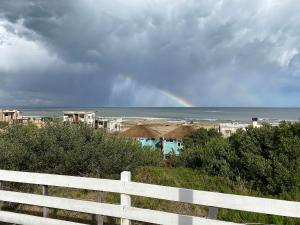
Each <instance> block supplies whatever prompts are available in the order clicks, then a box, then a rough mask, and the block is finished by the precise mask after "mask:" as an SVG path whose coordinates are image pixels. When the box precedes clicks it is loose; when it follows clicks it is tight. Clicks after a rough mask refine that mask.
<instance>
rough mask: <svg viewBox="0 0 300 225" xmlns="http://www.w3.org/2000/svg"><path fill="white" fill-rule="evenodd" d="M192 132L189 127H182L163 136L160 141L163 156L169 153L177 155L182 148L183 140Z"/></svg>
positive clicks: (191, 128)
mask: <svg viewBox="0 0 300 225" xmlns="http://www.w3.org/2000/svg"><path fill="white" fill-rule="evenodd" d="M193 130H194V129H193V127H192V126H190V125H182V126H180V127H178V128H176V129H174V130H172V131H170V132H169V133H167V134H165V135H164V137H163V140H162V149H163V153H164V155H168V154H170V153H171V152H174V153H175V154H179V151H180V150H181V149H182V148H183V147H184V143H183V138H184V137H185V136H186V135H188V134H190V133H191V132H193Z"/></svg>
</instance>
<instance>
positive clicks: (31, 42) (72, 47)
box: [0, 0, 300, 106]
mask: <svg viewBox="0 0 300 225" xmlns="http://www.w3.org/2000/svg"><path fill="white" fill-rule="evenodd" d="M299 8H300V2H298V1H297V0H286V1H269V0H263V1H261V0H254V1H248V2H243V3H241V2H240V1H237V0H218V1H213V2H210V1H204V0H203V1H202V0H201V1H199V0H197V1H196V0H172V1H171V0H161V1H139V0H129V1H121V0H112V1H93V0H87V1H83V0H64V1H42V0H39V1H38V0H31V1H30V0H27V1H24V0H16V1H10V0H2V1H1V3H0V81H1V83H0V103H1V104H3V105H5V104H21V105H41V106H42V105H70V106H71V105H73V106H74V105H76V106H100V105H121V106H146V105H149V106H166V105H167V106H173V105H174V106H180V104H179V103H178V102H176V101H173V100H171V99H168V98H167V97H166V96H164V95H163V93H162V91H161V90H168V91H170V92H173V93H174V94H176V95H178V96H181V97H183V98H185V99H187V100H189V101H190V102H192V103H193V104H194V105H197V106H217V105H220V106H239V105H241V106H299V101H298V99H299V97H300V82H299V81H300V58H299V48H300V46H299V45H300V30H299V29H298V27H299V25H300V24H299V23H300V22H299V21H300V18H299V17H300V15H299V13H298V11H299ZM1 59H2V60H1ZM1 61H2V63H1ZM122 77H123V78H122ZM124 77H125V78H124ZM126 77H131V78H130V79H129V80H128V79H126ZM154 99H156V100H154Z"/></svg>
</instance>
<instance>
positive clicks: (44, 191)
mask: <svg viewBox="0 0 300 225" xmlns="http://www.w3.org/2000/svg"><path fill="white" fill-rule="evenodd" d="M43 195H48V186H47V185H43ZM43 217H49V209H48V208H47V207H43Z"/></svg>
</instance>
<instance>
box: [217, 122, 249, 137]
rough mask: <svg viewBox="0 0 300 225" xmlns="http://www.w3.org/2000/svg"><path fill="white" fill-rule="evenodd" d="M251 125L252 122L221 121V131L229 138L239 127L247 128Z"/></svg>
mask: <svg viewBox="0 0 300 225" xmlns="http://www.w3.org/2000/svg"><path fill="white" fill-rule="evenodd" d="M249 125H250V124H241V123H238V122H232V123H220V125H219V132H220V133H221V134H222V136H223V137H225V138H227V137H230V136H231V135H232V134H234V133H236V132H237V130H239V129H242V130H246V128H247V127H248V126H249Z"/></svg>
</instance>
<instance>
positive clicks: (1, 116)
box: [0, 109, 22, 123]
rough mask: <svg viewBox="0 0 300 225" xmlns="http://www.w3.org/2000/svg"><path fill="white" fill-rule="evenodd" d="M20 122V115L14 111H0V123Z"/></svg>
mask: <svg viewBox="0 0 300 225" xmlns="http://www.w3.org/2000/svg"><path fill="white" fill-rule="evenodd" d="M21 120H22V114H21V112H20V111H19V110H16V109H12V110H10V109H5V110H2V109H0V121H2V122H7V123H16V122H20V121H21Z"/></svg>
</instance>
